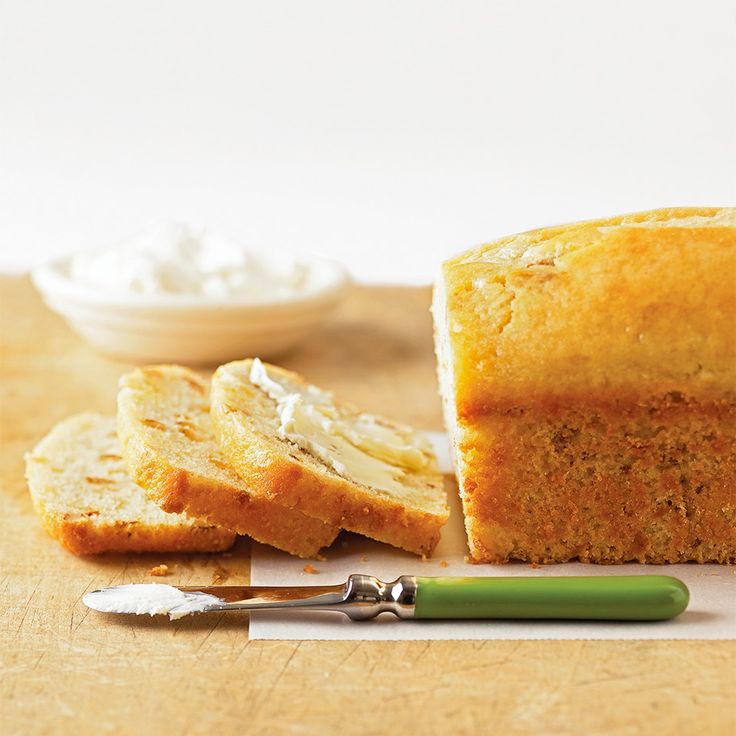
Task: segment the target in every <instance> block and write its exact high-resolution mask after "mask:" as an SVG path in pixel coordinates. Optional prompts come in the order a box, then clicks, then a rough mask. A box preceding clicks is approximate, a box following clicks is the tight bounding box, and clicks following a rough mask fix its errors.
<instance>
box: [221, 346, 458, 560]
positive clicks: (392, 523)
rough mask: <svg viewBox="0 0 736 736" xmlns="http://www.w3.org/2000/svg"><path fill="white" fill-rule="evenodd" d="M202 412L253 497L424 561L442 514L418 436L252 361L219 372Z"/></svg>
mask: <svg viewBox="0 0 736 736" xmlns="http://www.w3.org/2000/svg"><path fill="white" fill-rule="evenodd" d="M211 413H212V420H213V423H214V426H215V432H216V434H217V437H218V439H219V441H220V447H221V448H222V452H223V454H224V456H225V457H226V458H227V461H228V462H229V463H230V465H232V467H233V468H234V469H235V470H236V471H237V472H238V473H239V474H240V475H241V476H242V477H243V478H247V479H248V483H249V486H250V487H251V489H252V492H253V494H254V495H258V496H259V497H260V498H264V499H271V500H273V501H276V502H278V503H279V504H283V505H284V506H288V507H292V508H295V509H299V510H300V511H303V512H304V513H307V514H310V515H313V516H317V517H319V518H320V519H322V520H324V521H325V522H326V523H329V524H334V525H335V526H339V527H341V528H343V529H348V530H350V531H354V532H358V533H360V534H364V535H366V536H368V537H372V538H373V539H377V540H380V541H382V542H387V543H389V544H392V545H394V546H396V547H401V548H403V549H406V550H409V551H411V552H415V553H417V554H424V555H429V554H431V552H432V550H433V549H434V547H435V545H436V544H437V541H438V540H439V536H440V529H441V527H442V525H443V524H444V523H445V522H446V521H447V518H448V508H447V499H446V495H445V491H444V485H443V478H442V475H441V474H440V472H439V470H438V467H437V462H436V459H435V457H434V454H433V452H432V450H431V447H430V445H429V443H428V442H427V440H426V439H425V438H424V437H423V436H422V435H421V434H419V433H417V432H416V431H414V430H413V429H411V428H409V427H406V426H402V425H399V424H396V423H394V422H390V421H388V420H386V419H382V418H380V417H376V416H372V415H370V414H364V413H361V412H360V411H358V410H357V409H355V408H354V407H352V406H350V405H348V404H344V403H338V402H336V401H335V400H334V398H333V396H332V394H330V393H328V392H326V391H322V390H321V389H319V388H317V387H316V386H312V385H310V384H308V383H306V382H305V381H304V380H303V379H302V378H301V377H300V376H299V375H297V374H296V373H292V372H290V371H286V370H284V369H282V368H278V367H276V366H273V365H268V364H265V363H262V362H261V361H260V360H257V359H256V360H243V361H236V362H233V363H228V364H227V365H224V366H221V367H220V368H218V370H217V371H216V372H215V375H214V377H213V379H212V395H211Z"/></svg>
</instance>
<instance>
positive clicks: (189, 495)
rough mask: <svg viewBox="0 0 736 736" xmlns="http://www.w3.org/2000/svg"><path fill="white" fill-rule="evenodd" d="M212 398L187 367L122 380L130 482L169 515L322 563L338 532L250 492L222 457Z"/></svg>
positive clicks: (121, 418) (122, 429)
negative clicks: (197, 520) (198, 521)
mask: <svg viewBox="0 0 736 736" xmlns="http://www.w3.org/2000/svg"><path fill="white" fill-rule="evenodd" d="M208 394H209V385H208V382H207V381H205V380H203V379H202V378H200V377H199V376H198V375H197V374H196V373H194V372H193V371H191V370H189V369H188V368H184V367H181V366H175V365H162V366H149V367H146V368H137V369H136V370H134V371H132V372H131V373H128V374H127V375H125V376H123V377H122V378H121V379H120V391H119V393H118V433H119V435H120V442H121V445H122V451H123V457H124V458H125V460H126V462H127V464H128V470H129V472H130V474H131V476H132V477H133V478H134V479H135V481H136V482H137V483H139V484H140V485H141V486H142V487H143V488H145V489H146V492H147V493H148V495H149V497H150V498H151V499H153V500H154V501H155V502H156V503H157V504H159V506H161V508H162V509H164V510H165V511H175V512H178V511H186V512H187V513H189V514H191V515H193V516H196V517H197V518H202V519H207V520H208V521H209V522H211V523H213V524H219V525H221V526H224V527H227V528H228V529H233V530H234V531H236V532H238V533H239V534H245V535H247V536H249V537H252V538H253V539H255V540H257V541H259V542H263V543H264V544H269V545H271V546H273V547H278V548H279V549H281V550H284V551H286V552H290V553H291V554H294V555H298V556H300V557H314V556H316V555H317V554H318V553H319V550H320V549H321V548H322V547H327V546H329V545H330V544H331V543H332V541H333V540H334V539H335V537H336V536H337V533H338V532H339V529H338V528H337V527H336V526H331V525H330V524H325V523H324V522H323V521H320V520H319V519H317V518H312V517H310V516H307V515H306V514H303V513H301V512H300V511H295V510H292V509H289V508H285V507H283V506H280V505H279V504H276V503H273V502H272V501H271V500H269V499H268V498H264V497H263V496H262V495H259V494H257V493H252V492H251V483H250V480H249V479H248V477H247V476H245V479H243V478H240V477H239V476H238V475H237V473H236V472H235V471H234V470H233V469H232V467H231V466H230V465H229V464H228V463H227V462H226V460H225V458H224V457H223V455H222V453H221V452H220V448H219V446H218V444H217V442H216V440H215V437H214V435H213V433H212V428H211V422H210V414H209V396H208Z"/></svg>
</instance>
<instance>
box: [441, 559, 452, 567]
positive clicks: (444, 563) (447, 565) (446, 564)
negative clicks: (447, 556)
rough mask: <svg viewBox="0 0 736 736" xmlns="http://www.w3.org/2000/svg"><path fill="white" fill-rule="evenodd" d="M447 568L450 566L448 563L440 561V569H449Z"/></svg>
mask: <svg viewBox="0 0 736 736" xmlns="http://www.w3.org/2000/svg"><path fill="white" fill-rule="evenodd" d="M449 566H450V563H449V562H448V561H447V560H442V562H440V567H449Z"/></svg>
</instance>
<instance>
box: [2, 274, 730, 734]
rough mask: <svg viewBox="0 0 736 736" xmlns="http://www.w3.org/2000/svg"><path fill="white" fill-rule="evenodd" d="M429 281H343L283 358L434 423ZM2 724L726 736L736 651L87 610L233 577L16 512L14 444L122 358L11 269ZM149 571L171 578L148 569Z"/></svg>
mask: <svg viewBox="0 0 736 736" xmlns="http://www.w3.org/2000/svg"><path fill="white" fill-rule="evenodd" d="M428 308H429V290H428V289H410V288H402V287H379V288H356V289H355V290H354V292H353V293H352V295H351V296H350V298H349V299H348V300H347V302H346V303H345V305H344V306H343V308H342V309H341V310H340V313H339V314H338V315H337V316H336V317H335V318H334V319H333V320H332V321H330V322H329V324H327V325H326V326H325V328H324V330H323V331H322V333H321V334H320V336H319V337H318V338H316V339H314V340H312V341H311V342H309V343H308V344H307V345H305V346H304V347H303V348H302V349H301V350H300V351H299V352H297V353H295V354H294V355H293V356H291V357H290V358H287V359H284V361H283V362H284V364H285V365H287V366H288V367H290V368H294V369H296V370H298V371H300V372H303V373H304V374H306V375H307V376H308V377H309V378H310V379H311V380H313V381H314V382H315V383H317V384H321V385H324V386H327V387H330V388H333V389H334V390H335V391H336V392H337V393H338V395H340V396H343V397H345V398H347V399H350V400H352V401H354V402H355V403H357V404H359V405H361V406H363V407H365V408H366V409H369V410H373V411H376V412H382V413H385V414H387V415H389V416H393V417H396V418H397V419H401V420H404V421H407V422H412V423H415V424H417V425H418V426H420V427H423V428H427V429H432V428H439V426H440V424H441V418H440V407H439V401H438V399H437V395H436V383H435V375H434V359H433V355H432V342H431V319H430V315H429V312H428ZM0 340H1V343H0V361H1V365H0V447H1V448H2V456H1V457H0V493H1V494H2V514H0V519H2V521H1V522H0V575H1V576H2V586H1V590H2V597H1V598H0V612H1V614H0V615H1V621H0V637H1V639H0V666H1V668H2V682H1V684H0V688H1V694H2V701H1V705H0V733H2V734H15V733H17V734H35V733H46V732H54V733H67V732H69V733H75V734H84V733H95V734H100V733H103V734H104V733H171V734H178V733H204V732H206V731H207V732H212V733H218V734H229V733H239V734H242V733H246V734H250V733H253V734H256V733H259V734H260V733H269V734H278V733H298V734H327V733H345V734H350V733H362V734H381V735H383V734H385V733H386V732H387V731H391V732H395V733H407V734H414V733H421V734H434V733H442V734H465V733H468V734H470V733H498V734H540V733H554V734H573V733H580V734H594V733H606V734H621V735H623V734H649V733H655V732H656V733H658V734H662V735H664V734H674V733H709V734H721V733H723V734H725V733H727V732H729V731H731V732H733V728H734V727H736V721H735V718H736V716H734V709H733V707H732V706H733V701H732V693H733V691H734V687H735V685H736V671H735V670H734V666H733V662H734V658H735V657H736V642H733V641H729V642H684V641H673V642H668V641H641V642H601V641H597V642H585V641H550V642H543V641H523V642H514V641H493V642H457V641H454V642H441V641H433V642H362V643H357V644H356V643H355V642H269V641H249V640H248V630H247V618H245V617H241V616H212V617H209V616H208V617H202V618H190V619H182V620H181V621H177V622H175V623H170V622H168V621H167V620H159V619H158V618H157V619H143V618H141V619H136V620H135V621H134V622H132V621H130V620H128V619H127V618H125V619H115V618H113V617H107V618H106V617H104V616H102V615H98V614H96V613H95V612H91V611H89V610H88V609H86V607H85V606H84V605H83V604H82V603H81V597H82V595H83V594H84V593H85V592H86V591H87V590H91V589H94V588H97V587H101V586H104V585H111V584H120V583H129V582H140V581H147V580H148V581H151V580H157V581H161V582H170V583H172V584H183V585H184V584H202V583H209V582H211V581H212V580H213V579H214V578H216V577H217V578H219V579H221V580H222V579H226V580H227V582H229V583H241V584H245V583H247V582H248V574H249V546H248V542H247V541H246V540H242V541H240V542H239V543H238V544H237V546H236V547H235V549H234V550H233V551H232V553H231V554H230V555H229V556H223V555H113V556H106V557H97V558H89V559H79V558H76V557H74V556H73V555H71V554H69V553H67V552H65V551H64V550H63V549H61V548H60V547H59V546H58V544H56V542H54V541H53V540H51V539H49V538H48V537H47V536H46V535H45V533H44V532H43V530H42V529H41V526H40V524H39V521H38V519H37V518H36V516H35V515H34V513H33V510H32V508H31V503H30V500H29V497H28V493H27V490H26V486H25V481H24V479H23V453H24V452H26V451H27V450H29V449H30V448H31V447H32V446H33V444H34V443H35V442H36V441H37V440H38V439H40V437H42V436H43V435H44V434H45V433H46V432H47V431H48V430H49V428H50V427H51V426H52V425H53V424H54V423H55V422H56V421H58V420H60V419H62V418H63V417H65V416H67V415H69V414H72V413H75V412H79V411H84V410H98V411H103V412H110V413H112V412H113V411H114V407H115V392H116V386H117V380H118V377H119V376H120V374H121V373H123V372H124V371H125V370H126V369H127V368H128V367H129V366H127V365H125V364H123V363H119V362H115V361H112V360H108V359H105V358H103V357H100V356H99V355H97V354H95V353H94V352H93V351H92V350H91V349H90V348H88V347H87V346H86V345H85V344H83V343H82V342H81V341H80V340H78V339H77V338H76V337H75V336H74V335H73V334H72V333H71V332H70V331H69V330H68V328H67V327H66V326H65V325H64V323H63V322H62V321H61V320H60V319H58V318H57V317H55V316H54V315H53V314H51V313H50V312H49V311H48V310H47V309H46V308H45V307H44V306H43V305H42V304H41V302H40V300H39V299H38V297H37V296H36V294H35V292H34V291H33V288H32V287H31V285H30V283H29V281H28V280H27V279H26V278H9V277H8V278H0ZM161 562H165V563H166V564H168V565H169V567H170V568H171V569H172V571H173V574H172V575H171V576H170V577H168V578H149V577H148V570H149V569H150V568H151V567H152V566H154V565H157V564H159V563H161Z"/></svg>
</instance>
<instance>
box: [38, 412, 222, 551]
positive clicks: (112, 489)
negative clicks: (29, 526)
mask: <svg viewBox="0 0 736 736" xmlns="http://www.w3.org/2000/svg"><path fill="white" fill-rule="evenodd" d="M26 478H27V480H28V487H29V489H30V492H31V499H32V500H33V505H34V507H35V509H36V512H37V513H38V515H39V516H40V517H41V520H42V521H43V525H44V527H45V528H46V530H47V531H48V533H49V534H50V535H51V536H52V537H54V538H55V539H58V541H59V542H61V544H62V545H63V546H64V547H66V548H67V549H68V550H70V551H71V552H74V554H78V555H88V554H96V553H99V552H219V551H221V550H225V549H228V547H230V546H231V545H232V543H233V542H234V541H235V536H236V535H235V534H234V532H231V531H228V530H227V529H223V528H222V527H218V526H215V525H213V524H209V523H207V522H202V521H199V520H197V519H192V518H189V517H187V516H186V515H184V514H167V513H165V512H164V511H162V510H161V509H160V508H159V507H158V506H157V505H156V504H155V503H153V501H149V500H148V498H147V497H146V494H145V491H144V490H143V489H142V488H140V487H139V486H137V485H136V484H135V483H133V481H132V480H130V478H129V476H128V474H127V471H126V468H125V464H124V463H123V459H122V457H121V455H120V445H119V443H118V436H117V431H116V429H115V418H114V417H102V416H100V415H98V414H80V415H77V416H74V417H70V418H69V419H66V420H65V421H63V422H60V423H59V424H58V425H56V427H54V428H53V429H52V430H51V432H50V433H49V434H48V435H46V437H44V438H43V439H42V440H41V441H40V442H39V443H38V445H37V446H36V447H35V448H34V449H33V451H32V452H30V453H28V454H27V455H26Z"/></svg>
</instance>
